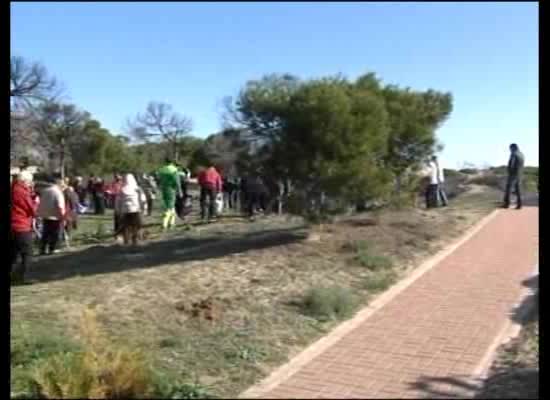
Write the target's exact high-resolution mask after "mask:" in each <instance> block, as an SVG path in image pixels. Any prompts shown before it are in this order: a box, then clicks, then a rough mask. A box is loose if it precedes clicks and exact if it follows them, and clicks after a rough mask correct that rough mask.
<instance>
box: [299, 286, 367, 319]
mask: <svg viewBox="0 0 550 400" xmlns="http://www.w3.org/2000/svg"><path fill="white" fill-rule="evenodd" d="M356 304H357V302H356V299H355V297H354V296H353V294H352V293H351V291H350V290H349V289H345V288H341V287H338V286H333V287H322V288H313V289H311V290H310V291H309V292H308V293H307V294H306V296H305V298H304V302H303V306H304V309H305V311H306V313H307V314H309V315H311V316H313V317H315V318H317V319H318V320H321V321H322V320H328V319H332V318H336V319H343V318H345V317H347V316H349V315H350V314H351V312H352V311H353V309H354V308H355V306H356Z"/></svg>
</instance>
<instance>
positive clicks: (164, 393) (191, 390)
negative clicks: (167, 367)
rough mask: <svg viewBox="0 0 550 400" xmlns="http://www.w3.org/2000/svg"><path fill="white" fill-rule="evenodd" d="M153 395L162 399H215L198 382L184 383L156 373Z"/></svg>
mask: <svg viewBox="0 0 550 400" xmlns="http://www.w3.org/2000/svg"><path fill="white" fill-rule="evenodd" d="M153 394H154V397H157V398H162V399H215V398H216V396H214V395H212V394H211V393H210V391H209V389H208V388H207V387H205V386H202V385H201V384H200V383H198V382H195V383H185V382H181V381H180V380H179V379H177V378H173V377H169V376H167V375H164V374H159V373H157V374H156V375H155V377H154V391H153Z"/></svg>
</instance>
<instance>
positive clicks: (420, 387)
mask: <svg viewBox="0 0 550 400" xmlns="http://www.w3.org/2000/svg"><path fill="white" fill-rule="evenodd" d="M538 284H539V276H538V274H536V275H534V276H532V277H530V278H528V279H526V280H524V281H523V282H522V285H523V286H525V287H527V288H529V289H530V293H529V294H528V295H527V296H526V297H525V298H524V299H523V301H522V302H521V304H520V305H519V306H518V307H516V308H514V309H513V310H512V311H511V312H510V318H511V320H512V321H514V322H515V323H519V324H521V325H522V330H523V334H524V336H525V335H528V334H529V333H528V332H529V330H530V329H532V327H533V324H534V323H535V322H536V321H538V301H539V297H538V293H539V291H538ZM525 331H528V332H527V333H525ZM526 340H528V339H524V338H523V340H522V338H521V337H520V339H518V340H517V341H516V342H515V343H511V344H510V345H509V346H508V347H505V346H504V347H501V348H500V349H499V357H498V358H497V360H496V361H495V363H494V364H493V366H492V367H491V369H490V371H489V375H488V378H487V379H486V380H485V381H479V380H477V381H476V380H473V379H472V378H471V377H468V376H449V377H430V376H423V377H421V378H419V379H418V380H417V381H416V382H414V383H412V384H410V386H411V389H413V390H415V391H417V392H419V393H422V394H423V396H422V397H424V398H432V399H433V398H444V399H452V398H474V399H538V398H539V369H538V349H537V350H536V356H535V357H536V361H535V362H534V359H533V357H530V356H529V355H527V356H524V353H528V350H526V348H525V344H524V342H526Z"/></svg>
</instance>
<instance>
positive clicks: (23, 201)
mask: <svg viewBox="0 0 550 400" xmlns="http://www.w3.org/2000/svg"><path fill="white" fill-rule="evenodd" d="M32 179H33V177H32V174H31V173H30V172H27V171H23V172H20V173H19V174H18V176H17V179H16V180H15V181H14V183H13V185H12V190H11V224H10V225H11V226H10V228H11V229H10V231H11V232H10V262H11V281H12V283H13V284H21V283H23V281H24V277H25V272H26V271H27V269H28V266H29V263H30V262H31V258H32V240H33V237H32V231H33V229H32V223H33V219H34V217H35V215H36V205H35V202H34V200H33V198H32V189H31V185H32ZM18 257H21V263H20V264H17V258H18Z"/></svg>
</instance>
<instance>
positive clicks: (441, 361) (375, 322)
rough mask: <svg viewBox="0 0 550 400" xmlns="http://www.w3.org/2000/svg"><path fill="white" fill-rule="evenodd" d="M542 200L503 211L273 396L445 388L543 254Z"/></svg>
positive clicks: (385, 394)
mask: <svg viewBox="0 0 550 400" xmlns="http://www.w3.org/2000/svg"><path fill="white" fill-rule="evenodd" d="M537 246H538V208H524V209H523V210H522V211H519V212H506V211H500V212H499V213H498V214H497V215H496V216H495V217H494V218H493V219H492V220H491V221H490V222H489V223H488V224H486V225H485V226H484V227H483V228H482V229H481V230H480V231H478V232H477V233H476V234H475V235H474V236H472V237H471V238H470V239H469V240H467V241H466V242H465V243H463V244H462V245H461V246H460V247H459V248H458V249H456V250H455V251H454V252H452V253H451V254H449V255H448V256H447V257H446V258H444V259H443V260H441V261H440V262H439V263H438V264H437V265H436V266H434V267H433V268H432V269H430V270H429V271H427V272H426V273H424V274H423V275H422V276H421V277H420V278H418V279H417V280H416V281H415V282H413V283H412V285H411V286H409V287H408V288H406V289H405V290H404V291H403V292H401V293H399V294H398V295H397V296H395V297H394V298H393V299H392V300H391V301H390V302H389V303H387V304H385V305H384V306H383V307H382V308H380V309H379V310H377V311H376V312H375V313H374V314H372V315H371V316H370V317H369V318H368V319H366V320H365V321H364V322H362V323H361V324H360V325H358V326H357V327H355V328H354V329H353V330H351V331H350V332H348V333H347V334H346V335H345V336H344V337H343V338H341V340H339V341H337V342H336V343H335V344H333V345H332V346H331V347H329V348H328V349H326V350H325V351H324V352H323V353H322V354H321V355H319V356H318V357H316V358H314V359H313V360H311V361H309V362H308V363H306V364H305V366H304V367H302V371H303V373H300V371H299V372H298V373H296V374H294V375H293V376H291V377H290V378H288V379H287V380H284V381H282V382H279V384H278V385H277V386H276V387H275V389H273V390H271V391H270V392H267V393H263V394H262V395H261V397H264V398H285V397H286V398H445V397H449V396H455V397H461V396H462V397H463V396H464V395H465V392H464V391H461V390H460V389H458V387H457V386H456V385H453V384H450V383H446V382H445V381H444V379H445V378H449V377H455V378H456V377H461V378H460V379H464V381H466V379H467V378H468V376H469V374H471V373H472V372H473V371H474V370H475V368H476V366H477V365H478V364H479V362H480V361H481V360H482V358H483V356H484V355H485V353H486V352H487V350H488V349H489V346H490V345H491V343H492V342H493V340H494V339H495V337H496V336H497V335H498V333H499V331H500V329H501V328H502V327H503V326H504V324H505V323H506V321H507V319H508V318H509V315H510V311H511V308H512V307H513V305H514V304H515V303H516V301H517V299H518V298H519V295H520V293H521V290H522V289H523V286H522V284H521V281H522V280H524V279H525V278H526V277H527V276H528V275H529V273H530V272H531V271H532V268H533V266H534V265H535V263H536V261H537V259H536V257H537Z"/></svg>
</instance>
